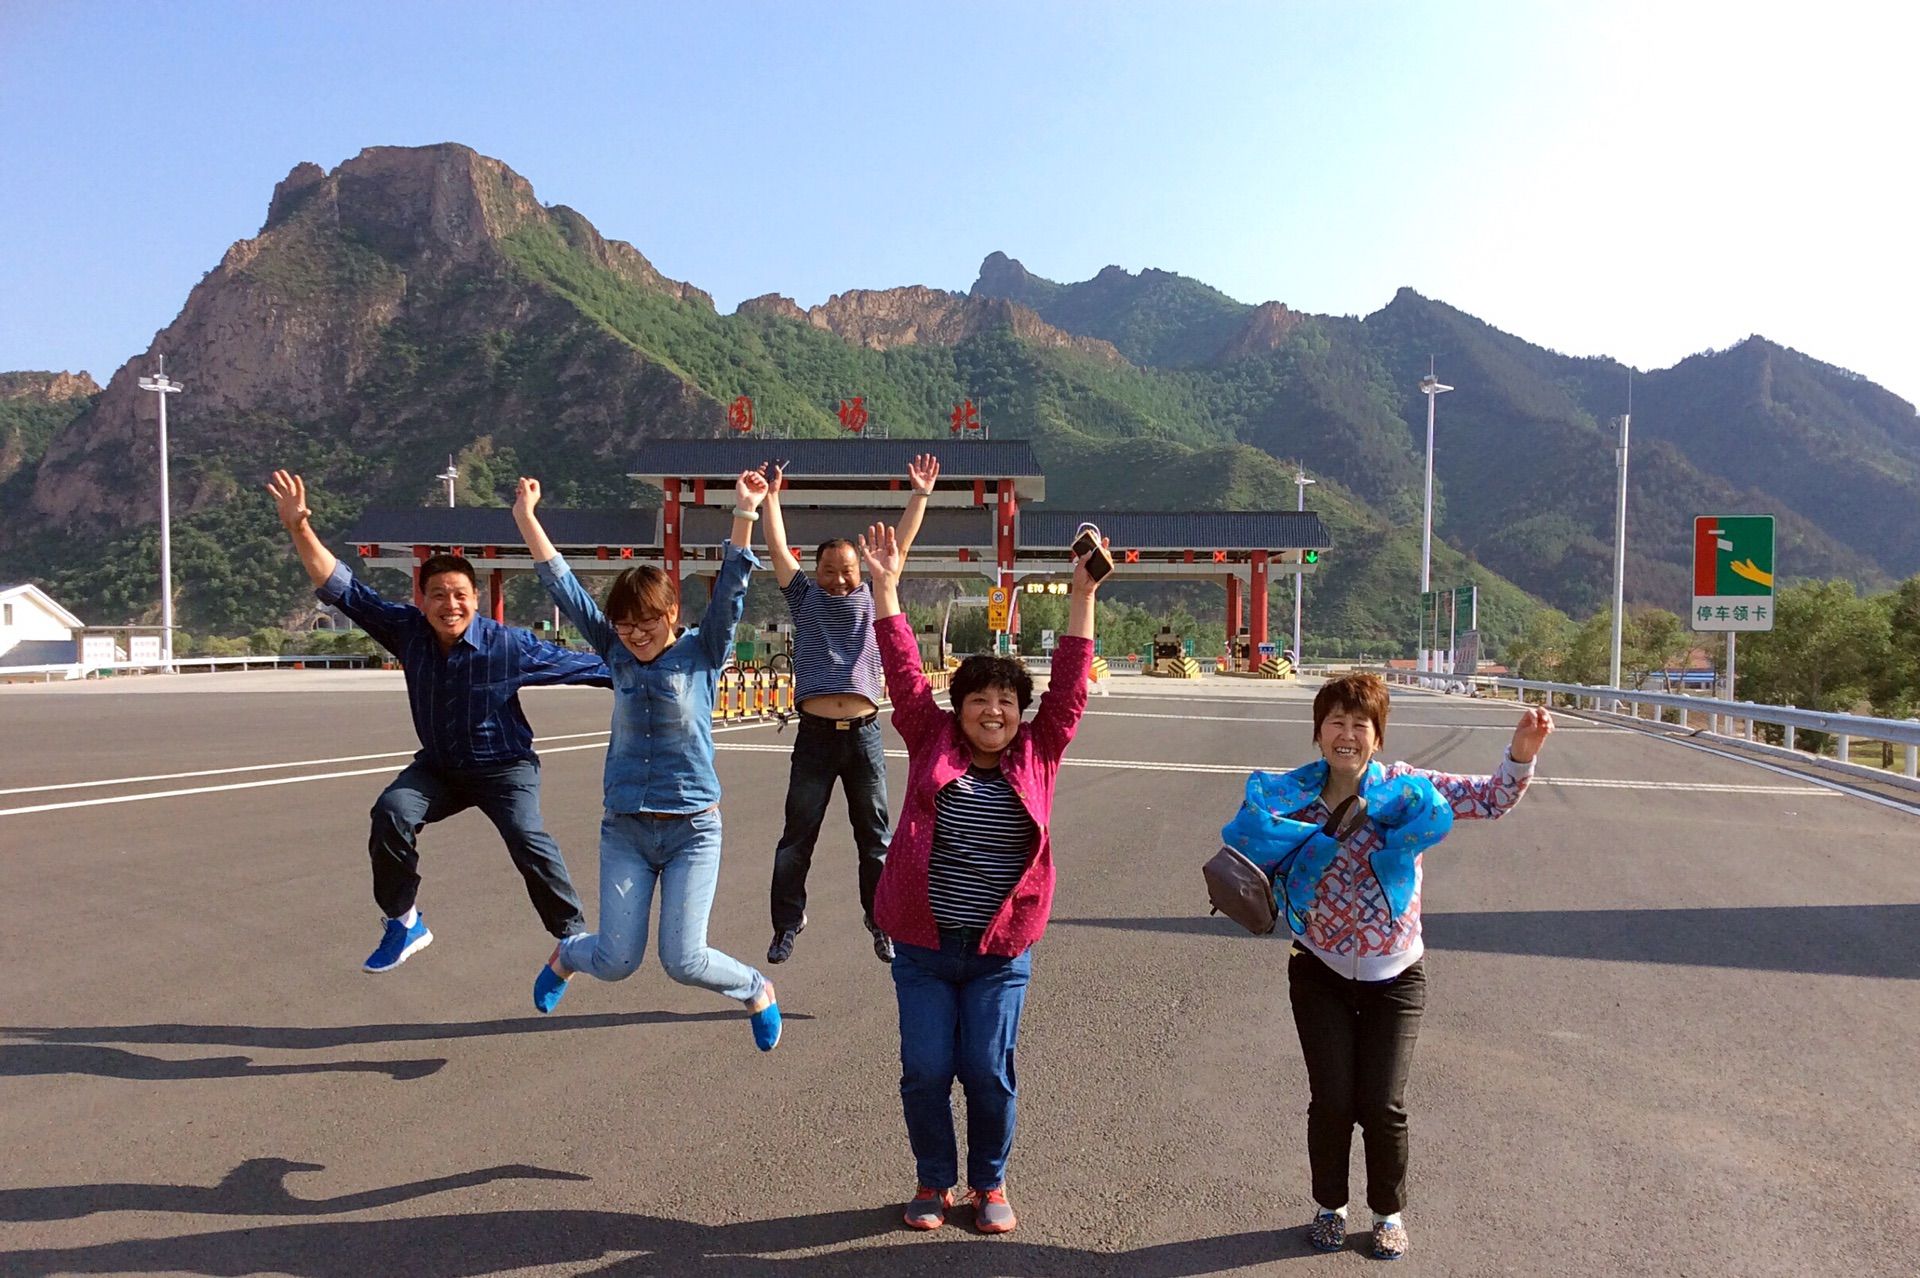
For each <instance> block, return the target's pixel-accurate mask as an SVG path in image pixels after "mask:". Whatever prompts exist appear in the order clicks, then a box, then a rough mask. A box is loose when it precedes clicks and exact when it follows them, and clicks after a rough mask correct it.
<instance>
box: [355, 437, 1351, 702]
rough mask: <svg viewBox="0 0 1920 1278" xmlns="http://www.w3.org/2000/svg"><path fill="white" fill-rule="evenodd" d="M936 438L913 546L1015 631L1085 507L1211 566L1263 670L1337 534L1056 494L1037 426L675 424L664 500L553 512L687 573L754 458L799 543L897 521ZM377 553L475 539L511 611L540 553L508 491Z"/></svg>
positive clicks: (637, 458)
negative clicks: (980, 586) (1305, 579)
mask: <svg viewBox="0 0 1920 1278" xmlns="http://www.w3.org/2000/svg"><path fill="white" fill-rule="evenodd" d="M923 452H930V453H933V454H934V455H936V456H937V457H938V458H939V459H940V478H939V481H938V482H937V484H936V485H935V487H934V491H933V493H932V495H931V496H930V497H929V499H928V503H927V507H928V508H927V512H926V518H925V520H924V522H923V523H922V525H921V529H920V534H919V536H918V538H916V540H915V542H914V545H913V548H912V551H911V553H910V555H909V560H908V569H907V571H908V574H909V575H911V576H915V577H922V578H929V577H931V578H950V579H957V580H979V579H984V580H985V581H986V582H987V583H989V588H988V595H989V614H990V622H994V623H997V624H995V625H993V627H992V628H994V629H995V630H998V631H1000V632H1001V633H1013V634H1017V633H1018V632H1019V629H1020V622H1019V600H1020V593H1019V586H1020V583H1021V582H1022V581H1023V580H1026V579H1036V580H1046V579H1064V576H1065V557H1066V548H1067V546H1068V545H1069V544H1070V543H1071V542H1072V541H1073V539H1074V537H1075V535H1076V534H1077V532H1078V530H1079V528H1080V526H1081V525H1082V524H1083V523H1091V524H1094V525H1095V526H1097V527H1098V528H1099V529H1100V532H1101V535H1102V537H1103V538H1104V540H1105V542H1106V544H1107V547H1108V549H1109V550H1110V551H1111V552H1112V554H1113V558H1114V573H1113V576H1112V578H1111V580H1112V581H1114V582H1133V581H1188V580H1197V581H1213V582H1217V583H1219V585H1220V586H1221V588H1222V591H1223V593H1224V618H1225V622H1226V633H1227V634H1228V635H1229V636H1230V642H1231V646H1232V652H1231V653H1230V654H1229V656H1230V666H1231V668H1233V669H1237V670H1240V671H1244V672H1257V671H1259V670H1260V669H1261V666H1262V664H1263V662H1266V660H1267V659H1268V658H1271V657H1274V656H1275V654H1274V652H1273V645H1272V644H1271V643H1270V642H1269V640H1268V630H1267V625H1268V612H1269V609H1268V591H1269V586H1270V584H1271V582H1272V580H1273V578H1274V577H1275V576H1280V577H1297V576H1301V575H1305V574H1310V573H1312V572H1313V571H1314V570H1315V568H1316V566H1317V561H1318V559H1319V555H1320V553H1321V552H1323V551H1326V550H1328V549H1330V548H1331V544H1332V543H1331V539H1330V538H1329V537H1328V535H1327V531H1326V527H1325V525H1324V524H1322V522H1321V520H1320V517H1319V515H1317V514H1316V513H1314V512H1313V511H1140V510H1074V509H1056V508H1054V507H1052V506H1049V505H1047V504H1046V497H1047V479H1046V475H1045V473H1044V472H1043V471H1042V469H1041V467H1040V464H1039V462H1038V460H1037V458H1036V457H1035V455H1034V452H1033V447H1032V445H1031V444H1030V443H1029V442H1028V441H1026V440H983V439H886V440H881V439H866V438H848V439H778V438H766V437H762V436H755V435H738V434H737V435H735V436H733V437H730V438H726V439H669V440H657V441H653V442H650V443H647V444H644V445H641V446H640V447H639V448H637V449H636V450H635V452H634V453H633V455H632V457H631V459H630V461H629V463H628V464H629V465H630V466H631V467H632V469H631V470H630V471H629V472H628V473H629V476H630V478H632V479H634V480H635V481H637V482H638V483H642V484H646V485H649V486H651V487H652V488H654V489H657V490H659V492H660V494H661V500H660V504H659V505H658V506H657V507H653V508H635V509H630V510H607V509H599V510H578V509H576V510H567V509H559V508H553V507H549V506H545V505H543V506H542V507H541V510H540V519H541V523H542V524H543V525H544V526H545V527H546V529H547V533H548V535H549V536H550V537H551V538H552V540H553V543H554V545H555V546H556V547H557V548H558V549H559V550H560V552H561V553H562V554H564V555H565V556H566V557H567V559H568V561H569V563H571V564H572V566H573V567H574V568H575V570H576V571H580V572H586V573H591V572H595V571H603V572H608V571H610V572H617V571H619V570H621V569H623V568H626V567H630V566H632V565H634V564H644V563H652V564H656V565H658V566H659V567H661V568H662V569H664V570H665V571H666V572H667V573H669V574H670V575H672V576H673V577H674V578H675V579H676V580H680V581H684V580H685V579H686V578H688V577H690V576H707V577H711V576H712V575H714V574H715V573H717V572H718V571H719V564H720V558H721V554H722V543H723V542H724V540H725V538H726V535H727V532H728V530H729V527H730V525H731V520H732V516H731V514H730V512H731V510H732V507H733V500H734V499H733V484H734V481H735V479H736V478H737V477H738V475H739V473H740V472H741V471H742V470H745V469H748V468H751V467H758V466H759V465H761V464H762V463H763V462H767V461H773V462H777V463H779V464H780V465H781V468H782V471H783V476H784V477H783V482H782V485H781V492H780V503H781V508H782V511H783V514H784V516H785V520H786V528H787V536H788V540H789V541H790V542H791V543H792V548H793V551H794V553H795V555H796V557H797V558H799V559H800V560H801V562H802V563H803V564H804V563H810V562H811V561H812V559H813V552H814V548H815V547H817V546H818V545H820V544H821V543H822V542H825V541H828V540H831V539H833V538H836V537H847V538H852V537H855V536H857V535H858V534H860V533H862V532H864V531H865V530H866V529H867V528H868V526H870V525H871V524H874V523H887V524H893V523H897V522H898V521H899V518H900V512H901V509H902V507H903V506H904V504H905V502H906V498H907V494H908V492H909V491H911V488H910V484H909V482H908V480H907V477H906V476H907V466H908V463H909V462H911V461H912V459H913V458H914V456H915V455H916V454H919V453H923ZM347 539H348V541H349V542H350V543H351V544H352V546H353V549H354V550H355V551H356V553H358V554H359V556H360V558H361V559H362V561H363V562H364V563H366V564H367V565H368V566H369V567H382V568H397V569H401V570H403V571H407V572H410V573H412V574H414V576H415V580H416V589H417V582H418V572H419V567H420V565H421V564H422V563H424V562H425V561H426V559H427V557H428V556H429V555H432V554H435V553H438V552H441V551H454V552H457V553H461V554H465V555H466V556H467V557H468V558H469V559H471V560H472V561H473V563H474V566H475V568H476V569H477V570H478V571H479V572H480V573H481V574H482V575H483V576H484V578H485V583H484V584H485V585H486V586H487V588H488V593H489V597H490V600H491V606H492V609H493V616H494V618H495V619H496V620H501V619H503V618H504V583H505V578H506V574H508V573H510V572H530V571H532V569H533V560H532V558H531V556H530V555H529V554H528V551H527V548H526V546H525V545H524V544H523V543H522V542H521V540H520V536H519V532H518V531H517V529H515V527H514V523H513V517H512V513H511V512H510V511H508V510H506V509H504V508H499V507H414V508H408V509H384V510H369V511H367V512H366V513H364V514H363V515H362V516H361V517H360V519H359V520H358V521H357V522H356V523H355V524H354V525H353V527H352V528H351V529H350V530H349V531H348V533H347Z"/></svg>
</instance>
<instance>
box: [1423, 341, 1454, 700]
mask: <svg viewBox="0 0 1920 1278" xmlns="http://www.w3.org/2000/svg"><path fill="white" fill-rule="evenodd" d="M1452 389H1453V387H1451V386H1446V385H1443V384H1442V383H1441V381H1440V379H1439V378H1437V377H1435V376H1434V375H1433V357H1432V356H1431V355H1429V356H1428V357H1427V375H1426V376H1425V377H1423V378H1421V379H1420V393H1421V394H1422V395H1425V396H1426V397H1427V482H1426V496H1425V498H1424V500H1423V502H1422V514H1421V517H1420V609H1421V621H1420V631H1421V640H1420V642H1421V645H1422V646H1421V648H1420V651H1419V654H1418V659H1417V660H1416V661H1415V663H1414V664H1415V666H1416V667H1417V668H1418V669H1421V670H1425V669H1427V668H1428V660H1427V648H1426V647H1425V644H1426V606H1427V592H1428V591H1429V590H1431V589H1432V578H1433V401H1434V400H1435V399H1437V398H1439V397H1440V396H1441V395H1444V394H1446V393H1447V392H1448V391H1450V390H1452Z"/></svg>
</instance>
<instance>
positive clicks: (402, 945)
mask: <svg viewBox="0 0 1920 1278" xmlns="http://www.w3.org/2000/svg"><path fill="white" fill-rule="evenodd" d="M381 923H382V925H383V926H384V927H385V928H386V931H385V932H383V933H381V935H380V944H379V945H377V946H375V947H374V951H373V953H371V954H369V955H367V963H366V970H367V971H369V972H391V971H392V970H393V969H394V968H396V967H399V966H400V965H401V964H402V963H404V962H406V961H407V960H408V959H410V958H412V957H413V956H414V955H415V954H418V953H419V952H420V951H421V950H424V949H426V948H427V947H428V946H429V945H432V944H433V933H431V932H429V931H427V916H426V915H424V914H419V913H416V914H415V915H414V916H413V926H412V927H408V926H407V925H406V924H405V923H402V922H401V921H400V920H399V919H383V920H381Z"/></svg>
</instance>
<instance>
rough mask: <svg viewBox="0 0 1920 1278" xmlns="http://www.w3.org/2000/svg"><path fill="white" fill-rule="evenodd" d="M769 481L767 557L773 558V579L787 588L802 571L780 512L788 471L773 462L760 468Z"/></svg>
mask: <svg viewBox="0 0 1920 1278" xmlns="http://www.w3.org/2000/svg"><path fill="white" fill-rule="evenodd" d="M760 471H761V473H762V474H763V475H765V476H766V481H767V496H766V504H765V505H764V506H762V507H761V513H762V514H763V515H764V516H765V517H766V521H767V557H768V558H769V559H771V560H773V581H774V584H775V585H777V586H779V587H780V589H782V590H785V589H786V588H787V583H788V582H790V581H792V580H793V579H794V577H795V576H796V575H798V573H799V572H800V561H799V560H798V559H796V558H794V554H793V547H792V546H790V545H788V544H787V521H786V517H785V516H784V515H782V514H781V513H780V485H781V483H782V481H784V480H785V479H786V472H785V471H784V470H782V469H781V468H780V467H779V466H776V465H775V464H774V463H772V462H768V463H767V464H766V465H764V466H762V467H761V468H760Z"/></svg>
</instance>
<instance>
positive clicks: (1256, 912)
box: [1200, 794, 1367, 936]
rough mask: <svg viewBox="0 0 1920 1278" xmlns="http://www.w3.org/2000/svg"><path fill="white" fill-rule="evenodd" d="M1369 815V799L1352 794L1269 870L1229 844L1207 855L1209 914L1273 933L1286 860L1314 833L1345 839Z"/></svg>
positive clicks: (1259, 932) (1265, 933) (1202, 870)
mask: <svg viewBox="0 0 1920 1278" xmlns="http://www.w3.org/2000/svg"><path fill="white" fill-rule="evenodd" d="M1366 819H1367V801H1366V800H1365V799H1363V798H1361V797H1360V796H1359V795H1357V794H1355V795H1350V796H1349V797H1347V798H1345V799H1342V800H1341V801H1340V806H1339V807H1336V808H1335V809H1334V810H1333V811H1332V812H1331V813H1329V814H1328V816H1327V819H1326V822H1325V824H1323V825H1321V827H1320V828H1319V829H1317V830H1313V831H1309V832H1308V834H1307V835H1306V837H1305V838H1302V839H1301V840H1300V842H1298V843H1296V844H1294V845H1293V847H1292V849H1291V850H1289V851H1288V853H1287V855H1286V856H1285V857H1282V858H1281V860H1280V863H1279V864H1278V865H1276V866H1274V868H1273V873H1272V874H1269V873H1267V872H1266V871H1265V870H1263V869H1261V868H1260V867H1259V866H1257V865H1255V864H1254V863H1253V862H1252V861H1251V860H1249V859H1248V858H1247V857H1246V856H1245V855H1244V854H1242V853H1240V852H1237V851H1235V850H1234V849H1232V848H1229V847H1222V848H1221V849H1220V850H1219V851H1218V852H1215V853H1214V854H1213V855H1212V856H1211V857H1210V858H1208V860H1207V862H1206V864H1205V865H1202V866H1201V867H1200V875H1201V877H1202V878H1204V879H1205V880H1206V881H1207V900H1208V901H1209V902H1211V903H1212V905H1213V908H1212V909H1211V910H1209V911H1207V912H1208V913H1209V914H1224V915H1226V916H1227V917H1228V918H1230V919H1232V920H1233V921H1234V922H1235V923H1238V924H1239V925H1240V926H1241V927H1244V928H1245V929H1247V931H1249V932H1251V933H1253V934H1254V935H1255V936H1268V935H1271V934H1272V932H1273V930H1274V928H1276V927H1278V926H1279V924H1280V907H1279V905H1278V904H1277V903H1276V902H1275V900H1274V895H1273V893H1274V887H1273V884H1274V879H1275V878H1276V877H1277V876H1279V875H1282V874H1285V873H1286V871H1287V862H1288V861H1289V860H1291V859H1292V857H1293V853H1294V852H1298V851H1299V850H1300V849H1301V848H1303V847H1305V846H1306V843H1307V839H1311V838H1312V837H1313V836H1314V835H1315V834H1325V835H1326V836H1327V837H1328V838H1331V839H1335V840H1338V841H1342V842H1344V841H1345V840H1346V839H1348V838H1349V837H1351V836H1352V835H1353V834H1354V833H1356V832H1357V831H1358V830H1359V829H1360V826H1361V825H1362V824H1363V823H1364V822H1365V821H1366Z"/></svg>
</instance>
